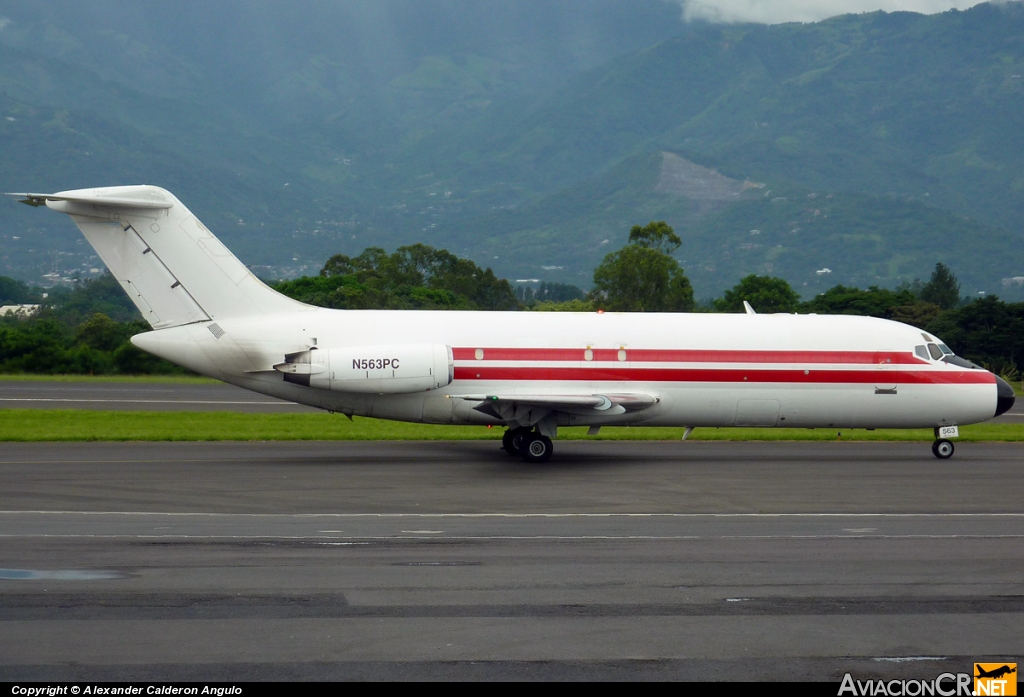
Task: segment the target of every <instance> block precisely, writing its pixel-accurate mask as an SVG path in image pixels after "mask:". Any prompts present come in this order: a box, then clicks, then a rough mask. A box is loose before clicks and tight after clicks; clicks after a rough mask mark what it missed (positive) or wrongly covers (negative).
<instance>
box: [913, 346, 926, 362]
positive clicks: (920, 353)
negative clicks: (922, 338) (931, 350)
mask: <svg viewBox="0 0 1024 697" xmlns="http://www.w3.org/2000/svg"><path fill="white" fill-rule="evenodd" d="M914 353H915V354H917V357H918V358H923V359H924V360H928V349H926V348H925V347H924V344H921V345H920V346H915V347H914Z"/></svg>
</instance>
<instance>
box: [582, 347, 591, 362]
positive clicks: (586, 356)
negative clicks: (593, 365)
mask: <svg viewBox="0 0 1024 697" xmlns="http://www.w3.org/2000/svg"><path fill="white" fill-rule="evenodd" d="M583 360H585V361H592V360H594V350H593V349H587V350H586V351H584V352H583Z"/></svg>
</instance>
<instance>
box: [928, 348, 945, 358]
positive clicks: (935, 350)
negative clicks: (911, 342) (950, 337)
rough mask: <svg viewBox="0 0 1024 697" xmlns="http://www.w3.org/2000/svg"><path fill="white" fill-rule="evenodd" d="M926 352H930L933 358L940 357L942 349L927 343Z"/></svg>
mask: <svg viewBox="0 0 1024 697" xmlns="http://www.w3.org/2000/svg"><path fill="white" fill-rule="evenodd" d="M928 353H930V354H932V358H934V359H935V360H939V359H940V358H942V351H941V350H940V349H939V347H938V346H936V345H935V344H928Z"/></svg>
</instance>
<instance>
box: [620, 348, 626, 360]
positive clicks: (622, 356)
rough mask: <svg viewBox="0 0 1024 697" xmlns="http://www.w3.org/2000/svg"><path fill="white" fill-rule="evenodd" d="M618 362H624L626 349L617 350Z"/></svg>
mask: <svg viewBox="0 0 1024 697" xmlns="http://www.w3.org/2000/svg"><path fill="white" fill-rule="evenodd" d="M619 360H620V361H624V360H626V349H621V348H620V349H619Z"/></svg>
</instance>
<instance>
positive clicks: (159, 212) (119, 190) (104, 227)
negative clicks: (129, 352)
mask: <svg viewBox="0 0 1024 697" xmlns="http://www.w3.org/2000/svg"><path fill="white" fill-rule="evenodd" d="M15 195H18V196H22V197H23V199H22V201H23V202H24V203H27V204H29V205H33V206H42V205H45V206H46V207H47V208H51V209H53V210H55V211H59V212H61V213H67V214H68V215H70V216H71V218H72V220H74V221H75V224H77V225H78V227H79V229H80V230H81V231H82V234H84V235H85V238H86V239H87V240H88V241H89V244H91V245H92V246H93V248H94V249H95V250H96V252H97V254H99V255H100V258H101V259H103V263H105V264H106V265H107V267H108V268H109V269H110V271H111V273H113V274H114V277H115V278H116V279H117V280H118V281H119V282H120V283H121V286H122V287H123V288H124V289H125V291H126V292H127V293H128V296H129V297H130V298H131V299H132V301H133V302H134V303H135V305H136V306H137V307H138V308H139V311H140V312H141V313H142V316H143V317H145V318H146V320H147V321H148V322H149V323H150V325H152V327H153V328H154V329H162V328H164V327H174V326H178V325H181V324H190V323H192V322H203V321H207V320H216V319H227V318H230V317H246V316H252V315H262V314H276V313H279V312H286V311H289V310H295V309H298V308H303V307H306V306H305V305H303V304H302V303H299V302H298V301H296V300H292V299H291V298H288V297H286V296H284V295H281V294H280V293H278V292H277V291H275V290H272V289H271V288H269V287H267V286H266V284H264V283H263V282H262V281H260V280H259V279H258V278H256V276H254V275H253V274H252V272H251V271H249V269H247V268H246V267H245V265H244V264H242V262H240V261H239V260H238V259H237V258H236V257H235V255H233V254H232V253H231V252H229V251H228V249H227V247H225V246H224V245H223V244H221V242H220V240H218V239H217V238H216V237H215V236H214V235H213V233H212V232H210V231H209V230H207V229H206V227H205V226H204V225H203V224H202V223H201V222H199V220H198V219H197V218H196V217H195V216H194V215H192V213H191V212H190V211H189V210H188V209H187V208H186V207H185V206H184V205H182V203H181V201H179V200H178V199H177V198H175V197H174V195H173V194H171V193H170V192H168V191H165V190H164V189H161V188H159V187H156V186H116V187H108V188H103V189H79V190H76V191H62V192H60V193H56V194H15Z"/></svg>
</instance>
